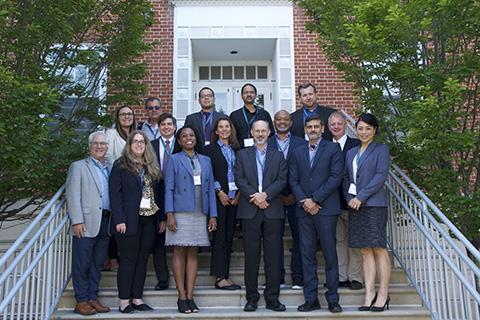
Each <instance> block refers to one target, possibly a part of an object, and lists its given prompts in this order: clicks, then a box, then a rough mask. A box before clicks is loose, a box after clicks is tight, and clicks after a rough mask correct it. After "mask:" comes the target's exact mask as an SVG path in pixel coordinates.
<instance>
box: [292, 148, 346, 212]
mask: <svg viewBox="0 0 480 320" xmlns="http://www.w3.org/2000/svg"><path fill="white" fill-rule="evenodd" d="M317 148H318V150H317V153H316V154H315V157H314V160H313V165H312V167H311V168H310V157H309V152H308V146H301V147H299V148H297V149H296V150H295V152H294V154H293V156H292V161H291V164H290V171H289V173H290V176H289V181H290V187H291V188H292V190H293V194H295V198H297V201H300V200H303V199H306V198H312V199H313V200H314V201H315V202H317V203H319V204H320V206H321V207H322V208H321V209H320V211H319V213H318V214H320V215H325V216H331V215H338V214H340V200H339V197H338V187H339V186H340V184H341V182H342V175H343V165H344V162H343V157H342V152H341V150H340V146H339V145H338V144H336V143H333V142H330V141H326V140H324V139H322V140H321V141H320V143H319V144H318V146H317ZM296 213H297V217H303V216H306V215H307V213H306V212H305V210H303V208H302V206H300V205H298V206H297V211H296Z"/></svg>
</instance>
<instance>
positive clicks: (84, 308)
mask: <svg viewBox="0 0 480 320" xmlns="http://www.w3.org/2000/svg"><path fill="white" fill-rule="evenodd" d="M73 312H75V313H78V314H81V315H82V316H90V315H92V314H96V313H97V311H95V309H94V308H93V307H92V306H91V305H90V303H88V301H84V302H79V303H77V305H76V306H75V309H74V310H73Z"/></svg>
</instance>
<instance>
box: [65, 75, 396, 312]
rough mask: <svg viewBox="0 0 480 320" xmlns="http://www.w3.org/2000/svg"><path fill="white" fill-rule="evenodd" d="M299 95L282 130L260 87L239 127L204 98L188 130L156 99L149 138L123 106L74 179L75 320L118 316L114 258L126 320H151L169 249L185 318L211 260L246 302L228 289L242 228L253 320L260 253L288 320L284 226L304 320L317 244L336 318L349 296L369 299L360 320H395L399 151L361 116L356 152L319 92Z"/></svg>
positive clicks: (311, 304) (310, 304) (307, 88)
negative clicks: (142, 319) (393, 168)
mask: <svg viewBox="0 0 480 320" xmlns="http://www.w3.org/2000/svg"><path fill="white" fill-rule="evenodd" d="M298 94H299V96H300V100H301V102H302V107H301V108H300V109H298V110H297V111H295V112H293V113H292V114H290V113H289V112H287V111H285V110H280V111H278V112H277V113H276V114H275V115H274V118H273V121H272V118H271V117H270V114H269V113H268V112H267V111H266V110H264V109H263V108H261V107H258V106H257V105H255V100H256V95H257V91H256V88H255V86H254V85H253V84H249V83H248V84H245V85H244V86H243V87H242V89H241V96H242V99H243V102H244V106H243V107H242V108H240V109H238V110H236V111H234V112H232V113H231V114H230V116H226V115H224V114H222V113H220V112H218V111H216V110H215V93H214V91H213V90H212V89H211V88H208V87H204V88H202V89H201V90H200V91H199V95H198V96H199V99H198V102H199V104H200V106H201V108H202V109H201V111H199V112H196V113H193V114H190V115H188V116H187V118H186V119H185V125H184V126H183V127H182V128H180V129H179V130H177V123H176V119H175V118H174V117H173V115H172V114H170V113H163V112H162V108H161V105H160V100H159V99H157V98H148V99H147V100H146V102H145V109H146V112H147V116H148V119H147V120H146V121H145V122H143V123H140V124H137V123H136V121H135V114H134V110H133V109H132V108H130V107H128V106H123V107H120V108H118V109H117V111H116V114H115V126H114V128H112V129H108V130H106V132H103V131H97V132H94V133H92V134H90V136H89V140H88V144H89V156H88V157H87V158H85V159H82V160H79V161H76V162H74V163H73V164H72V165H71V166H70V169H69V172H68V177H67V184H66V194H67V208H68V214H69V216H70V218H71V223H72V234H73V261H72V281H73V287H74V291H75V298H76V300H77V304H76V306H75V310H74V312H76V313H79V314H82V315H90V314H95V313H97V312H108V311H109V310H110V309H109V308H108V307H107V306H105V305H103V304H102V303H101V302H99V301H98V298H97V294H98V291H99V280H100V273H101V269H102V267H103V266H104V263H105V260H106V259H107V252H108V256H109V257H110V258H111V259H115V258H117V257H118V259H119V266H118V272H117V286H118V296H119V307H118V309H119V311H120V312H122V313H131V312H133V311H134V310H139V311H150V310H152V308H151V307H150V306H149V305H148V304H146V303H145V302H144V301H143V299H142V296H143V290H144V286H145V278H146V270H147V262H148V259H149V256H150V254H152V253H153V261H154V266H155V271H156V275H157V279H158V283H157V285H156V286H155V289H156V290H163V289H166V288H168V283H169V268H168V265H167V260H166V247H172V251H173V259H172V266H171V267H172V269H173V276H174V279H175V283H176V288H177V291H178V300H177V308H178V311H179V312H182V313H195V312H198V311H199V308H198V306H197V305H196V303H195V301H194V296H193V295H194V287H195V280H196V276H197V271H198V258H197V256H198V249H199V247H205V246H210V245H211V261H210V273H211V275H212V276H214V277H215V282H214V284H213V285H214V287H215V288H216V289H219V290H238V289H241V286H240V285H238V284H236V283H235V282H234V281H233V280H232V279H231V278H230V275H229V270H230V256H231V252H232V243H233V238H234V234H235V229H236V226H237V222H239V223H240V225H241V232H242V236H241V237H242V239H243V249H244V253H245V262H244V263H245V266H244V274H245V279H244V280H245V291H246V300H247V303H246V304H245V306H244V311H255V310H256V309H257V304H258V301H259V298H260V293H259V290H258V288H259V283H258V273H259V266H260V258H261V246H262V244H263V254H264V264H265V265H264V270H265V280H266V281H265V289H264V291H263V295H264V298H265V302H266V308H267V309H270V310H273V311H285V310H286V307H285V305H283V304H282V303H281V302H280V299H279V296H280V288H281V287H282V286H284V284H285V268H284V248H283V235H284V232H285V219H288V222H289V227H290V229H291V234H292V242H293V243H292V248H291V251H292V255H291V263H290V269H291V277H292V289H303V293H304V298H305V302H304V303H303V304H302V305H300V306H298V308H297V310H298V311H301V312H307V311H312V310H316V309H320V303H319V299H318V286H319V281H318V277H317V269H318V266H317V260H316V255H317V246H318V244H320V246H321V251H322V253H323V256H324V259H325V283H324V284H323V285H324V286H325V287H326V289H327V290H326V292H325V298H326V301H327V303H328V310H329V311H330V312H332V313H337V312H341V311H342V307H341V306H340V304H339V295H338V287H348V288H350V289H353V290H358V289H362V288H363V287H364V286H365V295H364V304H363V305H362V306H360V307H359V308H358V309H359V310H360V311H383V310H384V309H385V308H388V307H389V302H390V297H389V296H388V284H389V277H390V258H389V254H388V252H387V250H386V222H387V196H386V193H385V190H384V187H383V185H384V182H385V180H386V178H387V175H388V169H389V165H390V155H389V151H388V147H387V146H385V145H383V144H380V143H377V142H375V136H376V134H378V126H379V125H378V121H377V119H376V118H375V117H374V116H373V115H372V114H368V113H364V114H362V115H360V117H359V118H358V120H357V122H356V124H355V126H356V130H357V137H358V139H353V138H350V137H348V136H347V134H346V127H347V123H346V120H345V118H344V117H343V115H342V114H341V113H339V112H337V111H335V110H334V109H332V108H329V107H324V106H319V105H318V103H317V92H316V88H315V86H314V85H313V84H311V83H307V84H304V85H301V86H300V87H299V88H298ZM110 235H112V236H113V238H112V239H113V240H111V239H110V237H109V236H110ZM112 243H113V244H112ZM362 269H363V277H362ZM377 274H378V277H379V282H380V285H379V288H378V291H377V292H376V291H375V279H376V276H377ZM362 278H363V279H362ZM363 283H364V284H363Z"/></svg>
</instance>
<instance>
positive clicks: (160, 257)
mask: <svg viewBox="0 0 480 320" xmlns="http://www.w3.org/2000/svg"><path fill="white" fill-rule="evenodd" d="M153 265H154V267H155V274H156V275H157V280H158V283H160V284H162V283H163V284H167V285H168V278H169V275H170V273H169V272H170V271H169V270H168V265H167V250H166V248H165V232H162V233H156V236H155V243H154V244H153Z"/></svg>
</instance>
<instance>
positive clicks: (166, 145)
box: [162, 140, 170, 175]
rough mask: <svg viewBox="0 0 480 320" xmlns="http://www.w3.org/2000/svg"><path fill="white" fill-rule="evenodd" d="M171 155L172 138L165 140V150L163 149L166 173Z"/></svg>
mask: <svg viewBox="0 0 480 320" xmlns="http://www.w3.org/2000/svg"><path fill="white" fill-rule="evenodd" d="M169 156H170V140H167V141H165V150H163V162H162V171H163V174H164V175H165V169H166V168H167V161H168V157H169Z"/></svg>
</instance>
